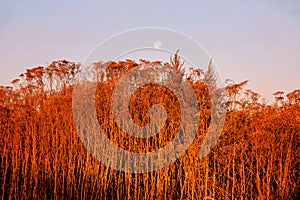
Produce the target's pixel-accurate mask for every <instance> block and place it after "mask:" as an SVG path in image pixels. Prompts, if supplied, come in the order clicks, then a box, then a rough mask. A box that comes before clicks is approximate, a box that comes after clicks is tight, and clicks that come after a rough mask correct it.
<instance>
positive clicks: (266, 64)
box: [0, 0, 300, 102]
mask: <svg viewBox="0 0 300 200" xmlns="http://www.w3.org/2000/svg"><path fill="white" fill-rule="evenodd" d="M139 27H161V28H168V29H173V30H176V31H179V32H182V33H184V34H186V35H188V36H189V37H191V38H194V39H195V40H196V41H197V42H198V43H199V44H201V45H202V46H203V47H205V49H206V50H207V51H208V53H209V54H210V55H211V56H212V57H213V58H214V60H215V62H216V64H217V67H218V70H219V73H220V75H221V76H222V78H223V80H225V79H232V80H233V81H234V82H240V81H244V80H250V82H249V84H248V86H247V89H252V90H254V91H256V92H258V93H259V94H261V95H262V96H263V97H265V98H267V100H268V101H269V102H271V101H272V100H273V99H272V94H273V92H275V91H278V90H282V91H284V92H290V91H293V90H294V89H299V88H300V84H299V83H300V81H299V75H300V37H299V36H300V1H299V0H285V1H283V0H281V1H280V0H263V1H262V0H253V1H244V0H228V1H216V0H212V1H196V0H195V1H192V0H191V1H179V0H172V1H171V0H170V1H168V0H166V1H158V0H154V1H145V0H139V1H138V0H128V1H116V0H111V1H76V0H73V1H56V0H53V1H47V2H45V1H33V0H27V1H9V0H7V1H6V0H2V1H0V85H8V84H9V83H10V81H11V80H13V79H15V78H17V77H18V75H19V74H21V73H22V72H24V71H25V70H26V69H27V68H32V67H34V66H37V65H43V66H45V65H47V64H49V63H51V61H53V60H58V59H68V60H70V61H76V62H82V61H83V60H84V58H85V57H86V56H87V55H88V54H89V53H90V51H91V50H92V49H93V48H95V46H97V45H98V44H99V43H100V42H102V41H104V40H105V39H107V38H108V37H110V36H112V35H114V34H117V33H119V32H122V31H125V30H129V29H133V28H139Z"/></svg>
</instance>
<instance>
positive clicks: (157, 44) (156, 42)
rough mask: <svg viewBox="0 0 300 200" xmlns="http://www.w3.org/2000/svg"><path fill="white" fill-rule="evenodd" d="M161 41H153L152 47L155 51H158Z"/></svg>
mask: <svg viewBox="0 0 300 200" xmlns="http://www.w3.org/2000/svg"><path fill="white" fill-rule="evenodd" d="M161 45H162V44H161V41H159V40H158V41H155V42H154V43H153V47H154V48H155V49H160V48H161Z"/></svg>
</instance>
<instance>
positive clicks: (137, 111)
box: [0, 58, 300, 199]
mask: <svg viewBox="0 0 300 200" xmlns="http://www.w3.org/2000/svg"><path fill="white" fill-rule="evenodd" d="M145 62H146V61H141V63H145ZM155 64H160V63H159V62H156V63H155ZM164 65H166V66H167V65H168V64H162V66H164ZM100 66H101V63H95V64H94V66H93V68H92V70H94V72H96V74H97V75H99V77H98V79H99V85H98V90H97V93H96V99H97V100H96V104H97V105H96V107H97V114H98V121H99V123H100V125H101V126H102V128H103V130H105V133H106V134H107V136H108V137H109V138H110V140H111V141H112V142H113V143H114V144H115V145H118V146H120V147H122V148H124V149H126V150H129V151H136V152H139V151H152V150H156V149H157V148H158V147H160V146H163V145H165V144H166V143H167V142H168V141H169V140H170V139H171V138H172V137H173V135H174V134H175V133H176V131H177V130H178V126H179V125H178V124H179V123H180V116H179V115H180V110H178V109H179V108H178V101H177V100H176V97H174V94H172V93H170V91H168V89H167V88H162V87H160V86H158V85H148V86H147V87H144V88H141V89H139V90H137V91H136V92H135V93H134V95H133V97H132V98H131V100H130V110H131V111H130V112H131V116H132V118H133V119H134V121H135V122H136V123H137V124H140V125H143V124H147V120H148V116H147V112H148V109H149V105H151V104H153V103H159V104H161V105H162V106H164V107H165V109H166V110H167V114H168V117H167V126H165V127H164V129H163V130H161V131H160V132H159V133H158V135H157V136H155V137H152V138H146V139H136V138H133V137H130V136H128V135H127V134H126V133H124V132H123V131H121V130H119V129H118V127H117V126H116V124H115V123H114V121H113V117H112V114H111V108H110V104H109V102H110V98H111V95H112V89H113V87H114V85H115V83H116V82H117V81H118V79H119V77H120V76H122V74H124V73H126V71H127V70H129V69H131V68H134V67H139V66H140V64H137V63H135V62H134V61H130V60H127V61H124V62H110V63H106V66H107V69H106V71H101V70H99V69H100ZM168 66H171V67H174V68H176V69H178V70H180V65H179V60H178V58H175V59H174V60H173V63H172V64H171V65H168ZM79 70H80V65H78V64H76V63H73V62H69V61H65V60H60V61H55V62H52V63H51V64H50V65H49V66H47V67H36V68H33V69H30V70H27V71H26V73H24V74H21V75H20V78H19V79H16V80H14V81H13V82H12V83H13V84H14V88H12V87H1V88H0V117H1V119H0V197H1V198H2V199H299V198H300V196H299V194H300V176H299V173H300V165H299V163H300V158H299V157H300V139H299V135H300V90H295V91H293V92H291V93H288V94H287V97H286V98H285V97H284V95H283V93H282V92H276V93H274V95H275V98H276V103H274V104H273V105H267V104H264V103H262V101H261V100H260V96H259V94H257V93H255V92H253V91H250V90H246V91H244V90H243V86H244V85H245V84H246V82H242V83H239V84H234V83H231V84H228V85H227V87H226V90H227V91H228V94H229V96H228V101H227V103H228V112H227V114H226V120H225V124H224V127H223V130H222V133H221V137H220V138H219V140H218V143H217V145H216V146H215V147H214V148H213V149H212V151H211V152H210V153H209V155H207V156H206V157H204V158H199V157H198V151H199V148H200V146H201V143H202V140H203V137H204V136H205V134H206V131H207V128H208V126H209V121H210V113H211V112H210V98H209V93H208V90H207V85H206V84H205V82H204V79H205V78H207V77H208V76H209V74H208V72H206V73H205V72H202V71H200V70H193V71H192V72H191V73H190V74H189V77H188V78H187V80H186V81H189V82H190V84H191V85H192V86H193V88H194V90H195V93H196V95H197V98H198V101H199V105H200V113H199V117H200V123H199V128H198V133H197V136H196V138H195V140H194V142H193V144H192V145H191V146H190V148H189V149H188V150H187V152H186V154H185V155H183V156H182V157H180V158H179V159H178V160H177V161H175V162H174V163H172V164H171V165H170V166H168V167H165V168H163V169H160V170H158V171H155V172H149V173H143V174H131V173H125V172H120V171H116V170H114V169H111V168H108V167H106V166H105V165H103V164H101V163H99V162H98V161H97V160H96V159H95V158H94V157H93V156H92V155H91V154H90V153H89V152H87V151H86V149H85V148H84V145H83V144H82V142H81V141H80V139H79V137H78V135H77V132H76V128H75V126H74V122H73V113H72V85H73V84H74V82H75V80H76V74H78V72H79ZM97 70H98V71H97ZM210 73H211V72H210ZM210 75H211V74H210Z"/></svg>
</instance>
